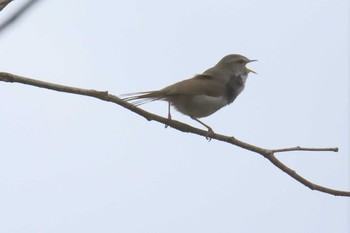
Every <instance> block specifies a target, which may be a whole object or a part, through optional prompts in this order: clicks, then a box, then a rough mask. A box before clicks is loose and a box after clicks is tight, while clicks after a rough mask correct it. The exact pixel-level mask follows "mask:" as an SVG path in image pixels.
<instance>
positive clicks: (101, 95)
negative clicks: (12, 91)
mask: <svg viewBox="0 0 350 233" xmlns="http://www.w3.org/2000/svg"><path fill="white" fill-rule="evenodd" d="M0 81H4V82H11V83H22V84H26V85H31V86H36V87H41V88H46V89H50V90H55V91H59V92H65V93H71V94H77V95H85V96H90V97H94V98H97V99H101V100H104V101H108V102H113V103H116V104H118V105H120V106H122V107H124V108H126V109H129V110H130V111H132V112H134V113H136V114H138V115H140V116H142V117H144V118H146V119H147V120H149V121H152V120H153V121H157V122H160V123H163V124H166V125H168V126H171V127H172V128H174V129H177V130H179V131H182V132H186V133H193V134H197V135H201V136H203V137H206V136H207V131H205V130H201V129H198V128H194V127H192V126H190V125H187V124H184V123H182V122H179V121H175V120H169V119H168V118H164V117H161V116H158V115H155V114H152V113H150V112H147V111H145V110H143V109H141V108H138V107H136V106H134V105H132V104H130V103H128V102H125V101H123V100H121V99H120V98H118V97H117V96H114V95H111V94H109V93H108V92H107V91H96V90H87V89H82V88H76V87H70V86H64V85H59V84H54V83H49V82H43V81H39V80H35V79H30V78H25V77H21V76H17V75H13V74H9V73H3V72H0ZM212 139H216V140H219V141H223V142H227V143H230V144H232V145H235V146H238V147H241V148H243V149H246V150H249V151H252V152H255V153H258V154H260V155H262V156H264V157H265V158H266V159H268V160H269V161H270V162H271V163H272V164H274V165H275V166H276V167H278V168H279V169H280V170H282V171H284V172H285V173H287V174H288V175H289V176H291V177H292V178H294V179H295V180H297V181H299V182H300V183H302V184H303V185H305V186H307V187H309V188H310V189H312V190H318V191H320V192H323V193H328V194H332V195H335V196H348V197H350V192H348V191H340V190H335V189H330V188H326V187H323V186H320V185H317V184H314V183H312V182H310V181H308V180H306V179H305V178H303V177H302V176H300V175H299V174H297V173H296V172H295V171H294V170H292V169H291V168H289V167H287V166H286V165H284V164H283V163H282V162H281V161H279V160H278V159H277V158H276V157H275V153H279V152H288V151H334V152H338V148H304V147H291V148H284V149H274V150H269V149H264V148H261V147H257V146H254V145H251V144H248V143H246V142H243V141H240V140H238V139H236V138H234V137H230V136H226V135H221V134H217V133H214V134H213V135H212Z"/></svg>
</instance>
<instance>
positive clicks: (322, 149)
mask: <svg viewBox="0 0 350 233" xmlns="http://www.w3.org/2000/svg"><path fill="white" fill-rule="evenodd" d="M270 151H271V152H273V153H281V152H288V151H333V152H338V151H339V149H338V148H337V147H334V148H305V147H300V146H296V147H290V148H282V149H275V150H270Z"/></svg>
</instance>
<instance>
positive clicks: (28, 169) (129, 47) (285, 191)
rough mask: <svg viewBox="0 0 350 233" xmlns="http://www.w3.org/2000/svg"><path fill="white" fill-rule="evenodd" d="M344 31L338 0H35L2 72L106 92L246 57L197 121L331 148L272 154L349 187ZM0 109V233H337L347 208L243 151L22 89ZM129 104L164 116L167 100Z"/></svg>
mask: <svg viewBox="0 0 350 233" xmlns="http://www.w3.org/2000/svg"><path fill="white" fill-rule="evenodd" d="M22 3H23V2H22V1H14V2H13V3H11V4H10V5H9V6H7V7H6V8H5V9H4V10H3V11H2V12H1V13H0V21H1V22H3V21H4V20H5V19H6V18H7V17H8V16H9V15H11V13H12V12H13V11H15V10H16V9H17V8H18V6H20V5H21V4H22ZM349 22H350V20H349V2H348V1H345V0H332V1H330V0H309V1H302V0H296V1H277V0H275V1H273V0H268V1H257V0H251V1H229V0H227V1H217V0H215V1H214V0H212V1H211V0H206V1H184V0H178V1H176V2H170V3H169V2H165V1H140V0H139V1H135V0H134V1H107V2H103V3H102V2H96V1H81V0H77V1H41V2H40V3H38V4H37V5H36V6H35V7H34V8H33V9H31V11H29V12H27V14H26V15H24V16H23V18H21V19H20V20H18V21H17V22H16V24H13V25H12V26H11V27H10V28H8V30H6V31H5V32H4V33H2V34H1V36H0V51H1V56H0V71H7V72H11V73H15V74H18V75H23V76H28V77H32V78H36V79H40V80H44V81H49V82H55V83H60V84H66V85H71V86H77V87H81V88H91V89H97V90H107V91H109V92H110V93H112V94H116V95H119V94H122V93H128V92H135V91H143V90H152V89H158V88H162V87H164V86H166V85H168V84H171V83H174V82H177V81H180V80H182V79H185V78H189V77H191V76H193V75H194V74H197V73H201V72H203V71H204V70H205V69H207V68H209V67H211V66H213V65H214V64H215V63H216V62H217V61H218V60H219V59H221V58H222V57H223V56H224V55H227V54H230V53H240V54H243V55H245V56H247V57H249V58H250V59H258V60H259V61H258V62H256V63H254V64H253V63H252V64H250V66H249V67H250V68H252V69H253V70H255V71H256V72H258V75H250V77H249V79H248V81H247V86H246V89H245V91H244V92H243V93H242V94H241V95H240V96H239V97H238V98H237V99H236V101H235V102H234V103H233V104H232V105H230V106H229V107H226V108H224V109H222V110H220V111H219V112H217V113H215V114H214V115H212V116H210V117H207V118H204V119H203V121H205V122H206V123H207V124H209V125H210V126H212V127H213V129H214V130H215V131H216V132H218V133H222V134H227V135H232V136H235V137H236V138H238V139H240V140H243V141H246V142H248V143H252V144H255V145H257V146H261V147H266V148H281V147H291V146H306V147H339V148H340V151H339V153H331V152H325V153H319V152H317V153H310V152H309V153H307V152H293V153H285V154H281V155H279V156H278V157H279V158H280V159H281V160H282V161H283V162H284V163H285V164H286V165H288V166H290V167H291V168H292V169H294V170H296V171H297V172H298V173H300V174H301V175H303V176H304V177H305V178H307V179H309V180H310V181H312V182H315V183H317V184H319V185H323V186H327V187H329V188H334V189H340V190H348V191H349V190H350V168H349V164H350V159H349V158H350V153H349V152H350V148H349V141H350V140H349V129H350V125H349V119H350V117H349V115H350V114H349V106H350V105H349V87H350V85H349V63H350V61H349V60H350V59H349V51H350V45H349V41H350V38H349ZM0 106H1V108H0V129H1V131H0V142H1V146H0V190H1V191H0V232H1V233H14V232H16V233H17V232H18V233H21V232H23V233H24V232H25V233H31V232H124V233H129V232H130V233H134V232H150V233H158V232H159V233H164V232H170V233H171V232H174V233H175V232H182V233H185V232H189V233H190V232H191V233H193V232H201V233H209V232H269V233H271V232H281V231H283V232H284V233H295V232H318V233H323V232H325V233H326V232H327V233H328V232H337V233H348V232H349V231H350V220H349V219H350V201H349V200H350V199H349V198H344V197H334V196H331V195H327V194H324V193H320V192H317V191H311V190H310V189H308V188H306V187H305V186H303V185H301V184H300V183H298V182H296V181H295V180H293V179H292V178H290V177H289V176H287V175H286V174H284V173H283V172H281V171H280V170H278V169H277V168H276V167H274V166H273V165H272V164H270V163H269V162H268V160H266V159H264V158H262V157H261V156H259V155H257V154H254V153H251V152H249V151H245V150H242V149H240V148H237V147H233V146H230V145H228V144H225V143H221V142H217V141H215V140H213V141H211V142H210V143H208V142H207V141H206V140H205V139H204V138H203V137H198V136H196V135H191V134H184V133H181V132H178V131H176V130H174V129H171V128H168V129H164V126H163V125H161V124H158V123H155V122H148V121H146V120H144V119H143V118H141V117H139V116H137V115H135V114H133V113H131V112H129V111H127V110H125V109H123V108H121V107H119V106H117V105H113V104H110V103H106V102H102V101H99V100H96V99H92V98H87V97H82V96H76V95H69V94H63V93H57V92H53V91H48V90H44V89H38V88H34V87H30V86H24V85H20V84H9V83H0ZM143 108H145V109H147V110H149V111H151V112H153V113H156V114H159V115H163V116H166V112H167V108H166V103H163V102H157V103H151V104H149V105H145V106H143ZM173 118H175V119H177V120H181V121H184V122H186V123H188V124H191V125H193V126H197V127H201V126H200V125H198V124H197V123H196V122H194V121H192V120H191V119H189V118H188V117H186V116H183V115H181V114H180V113H176V112H173Z"/></svg>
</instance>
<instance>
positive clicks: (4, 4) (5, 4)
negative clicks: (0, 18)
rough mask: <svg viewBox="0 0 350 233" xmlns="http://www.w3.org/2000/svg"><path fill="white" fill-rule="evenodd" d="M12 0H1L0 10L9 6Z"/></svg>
mask: <svg viewBox="0 0 350 233" xmlns="http://www.w3.org/2000/svg"><path fill="white" fill-rule="evenodd" d="M12 1H13V0H0V11H2V9H4V8H5V7H6V6H7V4H9V3H10V2H12Z"/></svg>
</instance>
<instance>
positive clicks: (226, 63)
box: [215, 54, 257, 74]
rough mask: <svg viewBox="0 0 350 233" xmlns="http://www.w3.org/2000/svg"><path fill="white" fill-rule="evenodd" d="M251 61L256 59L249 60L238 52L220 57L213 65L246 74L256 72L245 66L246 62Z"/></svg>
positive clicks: (234, 72) (231, 71)
mask: <svg viewBox="0 0 350 233" xmlns="http://www.w3.org/2000/svg"><path fill="white" fill-rule="evenodd" d="M253 61H257V60H249V59H248V58H246V57H244V56H242V55H239V54H230V55H227V56H225V57H224V58H222V59H221V60H220V61H219V62H218V64H217V65H216V66H215V67H217V68H219V69H221V70H225V71H226V72H227V71H229V72H230V73H233V74H248V73H250V72H252V73H254V74H256V72H255V71H253V70H251V69H249V68H247V67H246V65H247V64H248V63H250V62H253Z"/></svg>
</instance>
